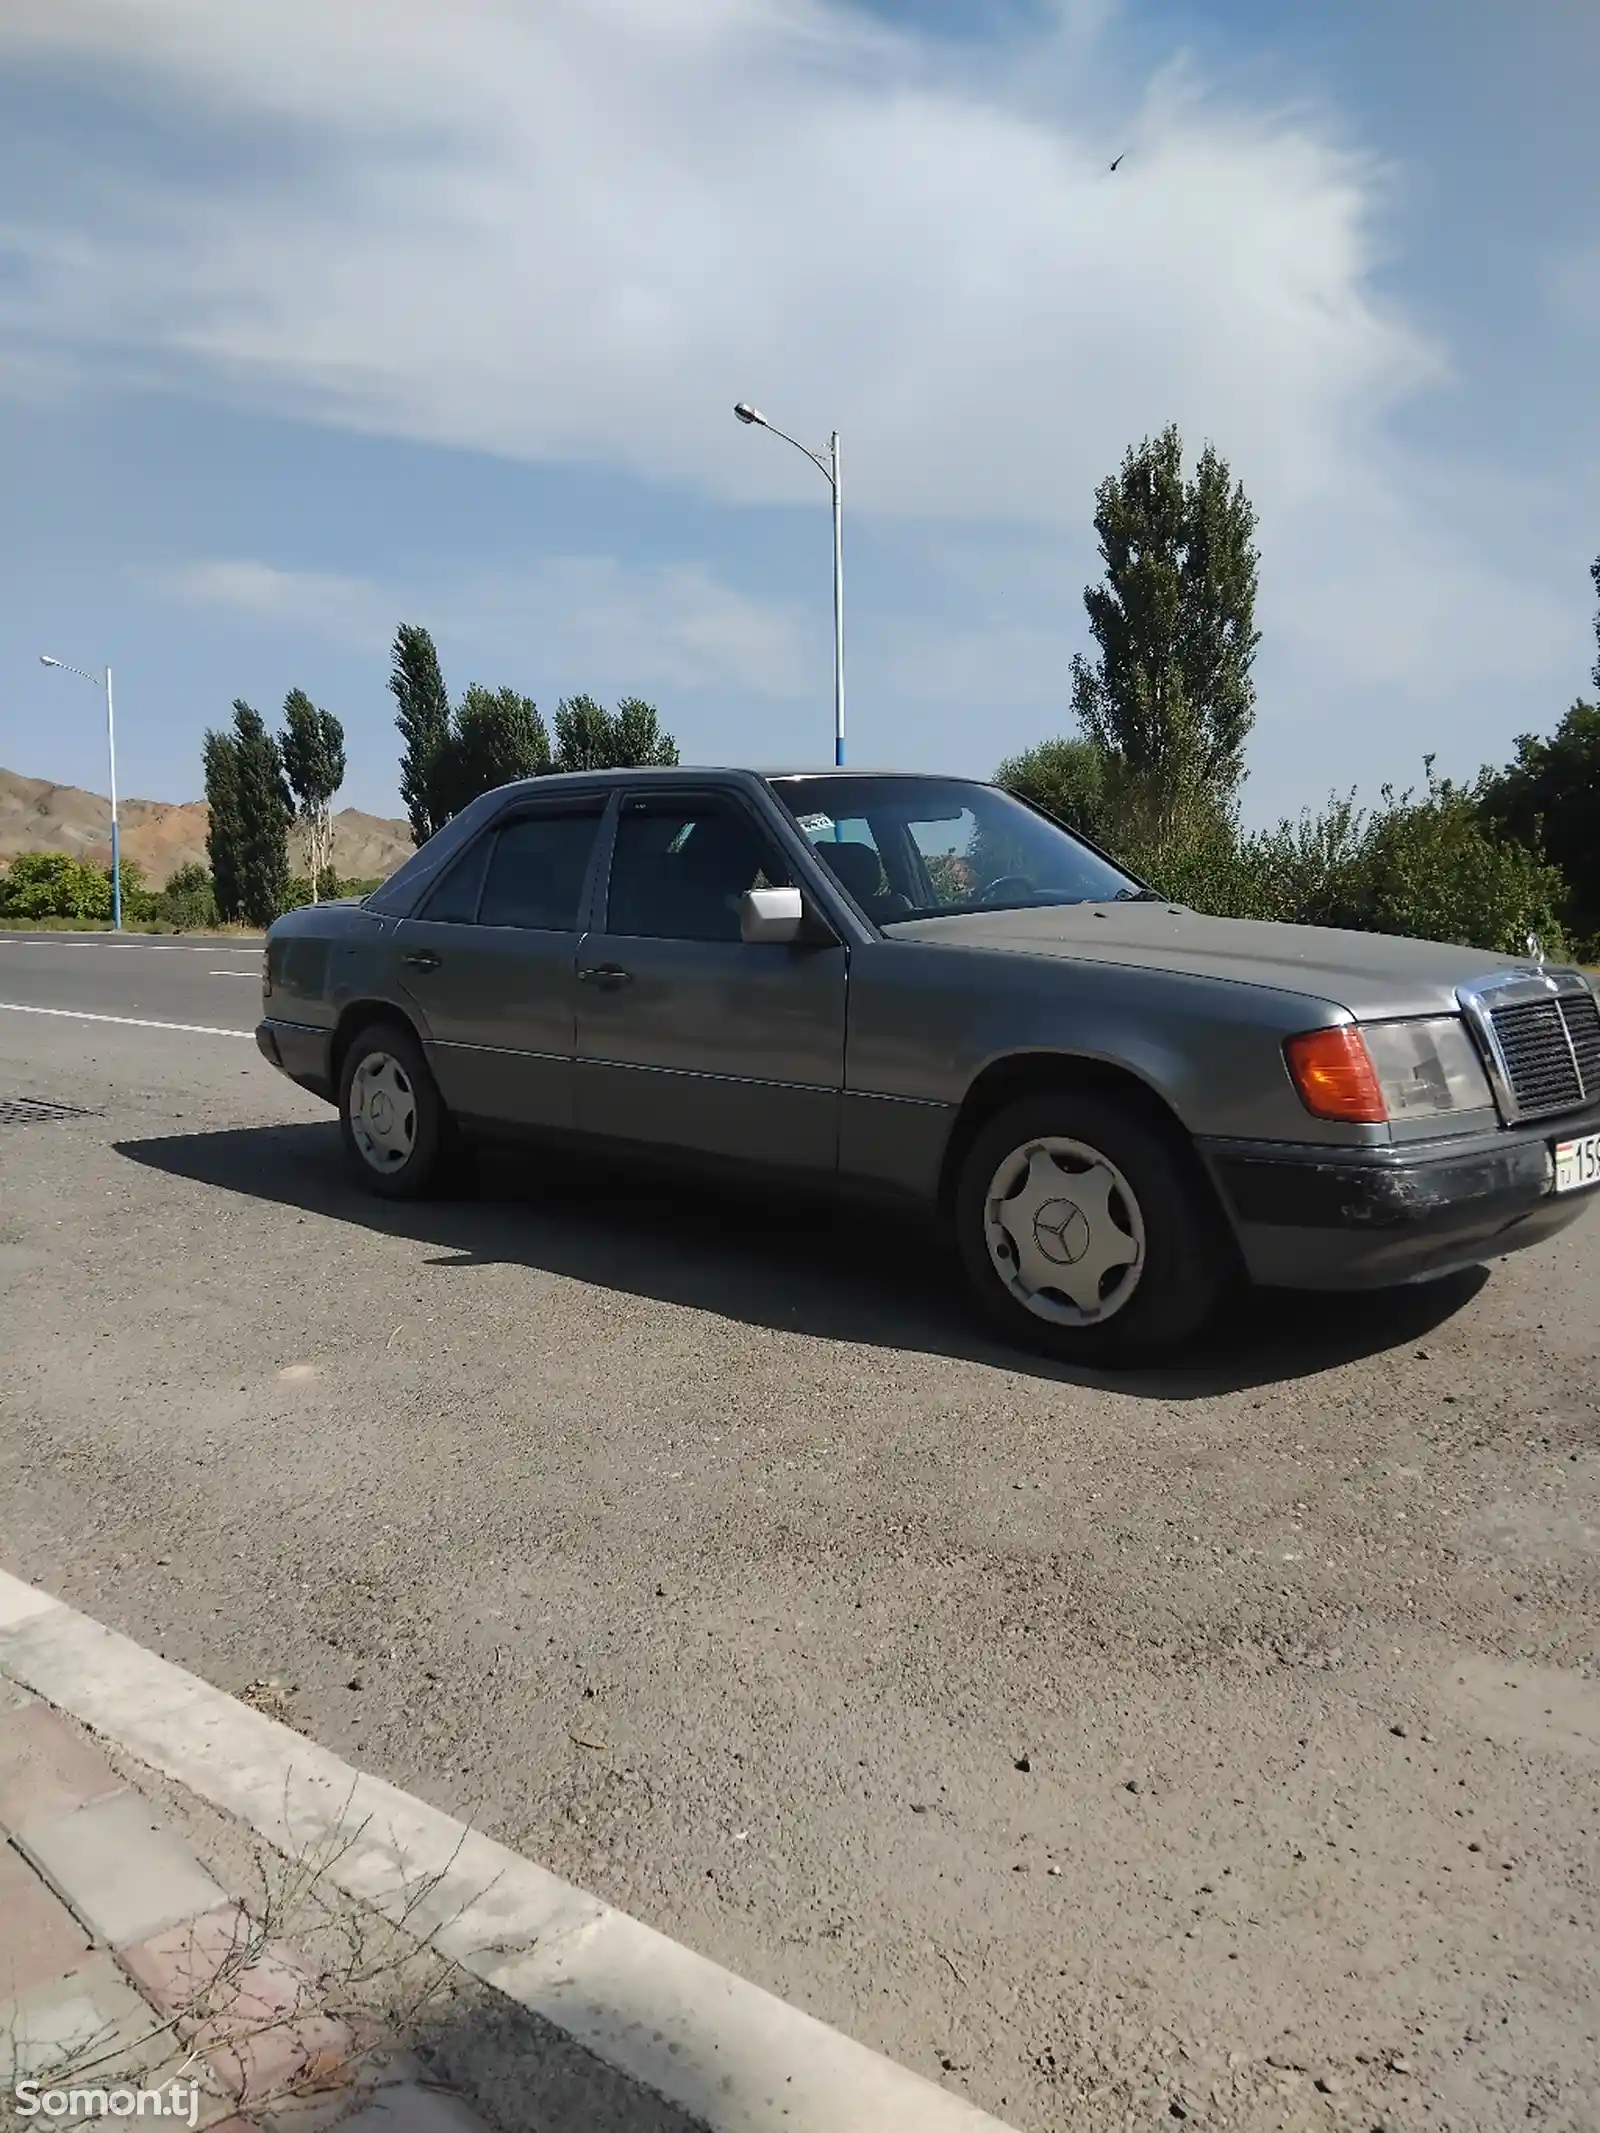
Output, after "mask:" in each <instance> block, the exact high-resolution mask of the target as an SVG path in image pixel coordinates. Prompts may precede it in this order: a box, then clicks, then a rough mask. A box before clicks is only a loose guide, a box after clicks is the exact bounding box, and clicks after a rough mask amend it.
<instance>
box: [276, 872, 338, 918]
mask: <svg viewBox="0 0 1600 2133" xmlns="http://www.w3.org/2000/svg"><path fill="white" fill-rule="evenodd" d="M351 893H352V890H351V885H350V883H349V882H347V881H345V882H342V881H341V880H340V879H339V877H338V875H337V874H336V873H335V872H334V871H333V869H332V867H324V868H323V870H322V873H321V876H320V877H319V879H318V882H317V901H318V902H319V903H324V904H330V903H334V902H336V901H337V900H338V898H339V897H341V896H349V895H350V894H351ZM310 902H311V878H310V876H309V875H306V874H291V875H290V876H289V886H288V889H287V891H286V892H285V896H284V903H283V908H284V910H285V911H298V910H299V909H300V907H301V905H302V904H308V903H310Z"/></svg>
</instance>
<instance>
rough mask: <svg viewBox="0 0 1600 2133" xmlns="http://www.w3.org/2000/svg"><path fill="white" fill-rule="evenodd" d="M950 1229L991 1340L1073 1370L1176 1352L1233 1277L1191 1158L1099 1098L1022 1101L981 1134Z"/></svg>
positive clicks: (1056, 1095)
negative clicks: (1077, 1365)
mask: <svg viewBox="0 0 1600 2133" xmlns="http://www.w3.org/2000/svg"><path fill="white" fill-rule="evenodd" d="M956 1230H957V1241H958V1243H959V1246H960V1251H961V1260H962V1265H963V1267H964V1268H965V1270H966V1275H967V1280H968V1282H969V1284H970V1286H971V1289H972V1292H973V1295H974V1297H975V1299H976V1301H977V1303H978V1305H979V1307H980V1309H981V1310H982V1311H983V1314H984V1316H985V1317H986V1318H987V1319H988V1321H989V1322H990V1324H991V1325H992V1326H993V1327H994V1328H995V1329H996V1331H998V1332H1000V1333H1002V1334H1003V1335H1004V1336H1005V1337H1006V1338H1007V1339H1008V1340H1012V1341H1017V1342H1021V1343H1024V1344H1026V1345H1027V1346H1029V1347H1034V1348H1041V1349H1043V1350H1044V1351H1045V1352H1046V1353H1047V1354H1051V1355H1056V1356H1059V1357H1061V1358H1062V1359H1063V1360H1064V1361H1071V1362H1082V1363H1087V1364H1104V1365H1119V1364H1124V1363H1132V1362H1139V1361H1143V1360H1145V1359H1147V1358H1149V1357H1152V1356H1155V1355H1159V1354H1161V1353H1163V1352H1165V1351H1167V1350H1170V1349H1172V1348H1175V1347H1177V1346H1179V1345H1180V1344H1181V1343H1182V1342H1184V1341H1186V1340H1188V1339H1189V1338H1190V1337H1191V1336H1192V1335H1193V1334H1195V1333H1197V1332H1198V1331H1199V1329H1200V1327H1201V1326H1202V1325H1203V1324H1204V1323H1205V1321H1206V1319H1207V1318H1208V1317H1209V1316H1210V1315H1211V1312H1212V1310H1213V1308H1214V1306H1215V1304H1216V1302H1217V1300H1218V1297H1219V1296H1220V1294H1221V1292H1222V1289H1223V1287H1224V1286H1225V1284H1226V1282H1227V1279H1228V1276H1229V1274H1230V1272H1231V1269H1232V1253H1231V1245H1230V1240H1229V1239H1228V1238H1227V1235H1226V1233H1225V1231H1224V1230H1223V1227H1222V1224H1221V1221H1220V1218H1219V1216H1218V1214H1217V1211H1216V1208H1215V1206H1214V1205H1213V1203H1212V1202H1211V1199H1210V1196H1209V1194H1208V1193H1207V1190H1206V1187H1205V1183H1204V1181H1203V1179H1202V1178H1201V1177H1200V1176H1199V1175H1198V1174H1197V1166H1196V1163H1195V1159H1194V1157H1193V1154H1192V1152H1191V1151H1190V1150H1188V1149H1186V1148H1185V1147H1184V1146H1183V1145H1182V1143H1181V1142H1180V1141H1178V1140H1177V1138H1176V1136H1175V1135H1174V1134H1173V1133H1169V1132H1164V1131H1163V1130H1162V1129H1161V1128H1160V1127H1159V1126H1157V1125H1155V1124H1154V1123H1152V1122H1151V1121H1149V1120H1147V1119H1146V1118H1145V1117H1143V1116H1142V1115H1141V1113H1140V1112H1139V1111H1138V1110H1137V1109H1136V1108H1135V1107H1134V1106H1133V1105H1131V1104H1127V1103H1123V1102H1119V1101H1118V1100H1117V1099H1116V1098H1115V1097H1113V1096H1107V1095H1104V1094H1102V1093H1101V1092H1100V1091H1099V1090H1094V1089H1084V1090H1075V1089H1070V1088H1064V1089H1062V1090H1060V1091H1059V1092H1056V1091H1041V1092H1040V1093H1039V1094H1037V1095H1033V1096H1025V1097H1022V1098H1019V1099H1018V1101H1016V1102H1015V1103H1012V1104H1008V1105H1007V1106H1006V1108H1005V1109H1004V1110H1003V1111H1000V1112H998V1113H997V1114H996V1115H995V1116H994V1117H993V1118H992V1119H990V1120H989V1121H988V1123H987V1124H986V1125H985V1126H983V1127H982V1128H981V1129H980V1131H979V1133H978V1135H977V1138H976V1139H975V1140H974V1142H973V1144H972V1147H971V1148H970V1149H969V1151H968V1153H967V1159H966V1162H965V1164H964V1165H963V1167H962V1171H961V1177H960V1182H959V1185H958V1187H957V1194H956Z"/></svg>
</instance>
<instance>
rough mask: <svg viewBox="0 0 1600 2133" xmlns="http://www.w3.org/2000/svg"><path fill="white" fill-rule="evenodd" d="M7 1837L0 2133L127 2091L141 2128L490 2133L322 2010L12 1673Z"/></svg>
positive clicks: (360, 2027) (382, 2043)
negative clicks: (146, 2123)
mask: <svg viewBox="0 0 1600 2133" xmlns="http://www.w3.org/2000/svg"><path fill="white" fill-rule="evenodd" d="M0 1840H3V1841H0V1920H3V1922H4V1924H3V1931H0V2125H4V2124H5V2123H6V2122H7V2119H8V2116H12V2117H15V2118H16V2119H17V2120H18V2121H19V2122H25V2121H26V2120H27V2119H28V2118H30V2117H32V2116H35V2115H39V2114H43V2115H47V2116H49V2117H52V2118H53V2119H54V2121H55V2122H56V2123H63V2122H65V2123H72V2122H74V2120H76V2119H79V2118H88V2117H91V2116H94V2115H96V2114H97V2113H98V2111H99V2110H101V2109H102V2108H104V2107H103V2106H101V2105H100V2104H99V2103H98V2100H96V2101H94V2102H90V2101H88V2100H87V2099H86V2100H85V2101H84V2102H83V2103H81V2104H80V2105H79V2106H78V2107H77V2108H76V2109H73V2108H72V2107H71V2106H70V2105H68V2106H60V2105H59V2104H58V2102H57V2099H55V2098H51V2100H50V2101H48V2102H46V2101H45V2100H44V2099H45V2096H46V2094H47V2092H48V2091H51V2090H57V2091H60V2090H67V2091H73V2090H80V2091H85V2092H88V2091H94V2090H105V2091H108V2092H115V2091H117V2090H124V2091H130V2090H131V2091H133V2092H134V2095H135V2098H136V2099H137V2101H136V2104H135V2106H134V2108H135V2109H136V2110H137V2111H138V2113H139V2115H155V2114H156V2112H157V2110H158V2108H160V2109H161V2110H162V2111H163V2114H164V2115H170V2116H172V2117H175V2118H177V2119H179V2120H181V2121H182V2122H183V2123H185V2124H189V2125H199V2126H215V2127H219V2128H222V2129H225V2133H243V2129H244V2128H246V2127H261V2128H274V2129H278V2128H288V2127H291V2126H293V2127H296V2128H299V2129H301V2133H305V2129H306V2128H307V2127H308V2125H309V2124H310V2123H311V2122H312V2121H313V2120H315V2122H317V2123H319V2124H320V2123H324V2122H326V2121H328V2120H331V2119H332V2118H333V2117H335V2116H336V2117H337V2118H338V2121H339V2123H340V2124H341V2125H344V2126H347V2127H349V2128H351V2129H352V2133H356V2129H359V2133H379V2129H382V2133H473V2129H477V2133H486V2129H485V2127H484V2121H483V2120H482V2119H481V2118H479V2117H478V2116H477V2115H476V2114H475V2113H473V2112H472V2111H470V2110H469V2109H468V2108H467V2107H466V2106H465V2105H464V2104H463V2103H462V2102H461V2101H460V2100H459V2099H458V2098H456V2097H454V2096H451V2095H449V2094H448V2093H446V2092H445V2091H444V2090H443V2089H442V2088H441V2087H440V2086H439V2085H438V2084H437V2083H435V2082H432V2081H429V2080H426V2079H425V2077H424V2074H423V2069H422V2067H421V2066H420V2065H419V2064H418V2063H417V2062H416V2061H415V2060H414V2059H413V2058H411V2057H410V2056H409V2055H408V2054H406V2053H405V2052H404V2051H403V2050H401V2049H400V2048H399V2046H398V2044H397V2041H396V2039H395V2038H394V2037H393V2036H392V2035H388V2036H386V2035H385V2034H384V2032H383V2029H382V2028H381V2027H380V2025H379V2024H378V2023H377V2022H376V2021H374V2020H373V2019H372V2018H371V2017H365V2016H364V2017H359V2018H357V2019H352V2018H351V2017H350V2015H349V2014H348V2013H346V2012H339V2013H335V2012H330V1998H331V1997H340V1998H342V1997H344V1995H341V1994H339V1992H338V1986H339V1984H340V1983H341V1982H343V1981H341V1980H339V1979H337V1978H336V1977H330V1975H329V1973H328V1971H327V1970H326V1968H325V1967H324V1965H323V1963H322V1962H321V1961H319V1959H318V1958H317V1957H316V1956H315V1955H313V1953H312V1952H311V1951H310V1950H308V1949H307V1948H305V1947H303V1946H301V1945H299V1944H297V1943H296V1942H295V1941H294V1940H285V1939H281V1938H278V1937H277V1936H276V1935H275V1934H274V1933H273V1931H272V1924H273V1921H272V1919H271V1917H270V1915H269V1912H270V1905H269V1903H268V1902H267V1901H265V1900H263V1901H262V1902H260V1903H258V1905H257V1906H256V1907H255V1909H254V1910H252V1909H251V1908H250V1907H249V1906H248V1905H247V1904H246V1903H243V1902H241V1901H239V1900H237V1899H236V1898H235V1897H233V1896H231V1895H230V1894H229V1892H228V1891H227V1890H226V1889H225V1888H223V1887H222V1886H221V1885H220V1884H219V1883H218V1882H217V1881H216V1880H215V1879H213V1877H212V1875H211V1874H210V1873H209V1872H208V1871H207V1869H206V1868H205V1866H203V1865H202V1864H201V1863H200V1861H199V1860H198V1859H197V1858H196V1857H195V1856H194V1853H193V1851H192V1850H191V1849H190V1848H189V1846H188V1845H187V1844H186V1843H185V1842H184V1841H183V1838H182V1836H181V1835H180V1834H179V1832H178V1831H177V1829H175V1828H174V1827H173V1825H172V1823H171V1821H170V1820H169V1819H168V1818H167V1817H166V1816H165V1815H164V1814H163V1813H162V1812H161V1811H160V1809H159V1808H157V1807H155V1806H153V1805H152V1804H151V1802H150V1801H149V1800H147V1799H146V1797H145V1796H144V1794H143V1793H142V1792H141V1791H139V1790H138V1789H136V1788H135V1787H134V1786H131V1785H129V1784H128V1783H126V1782H124V1780H123V1778H122V1777H120V1776H119V1775H118V1773H117V1771H116V1770H115V1769H114V1768H113V1766H112V1763H111V1762H110V1761H109V1760H108V1758H107V1756H106V1755H105V1754H104V1753H103V1752H101V1750H100V1749H99V1748H98V1747H97V1746H96V1745H95V1744H94V1743H93V1742H92V1741H91V1740H90V1739H89V1738H88V1737H87V1736H86V1735H85V1733H84V1732H83V1730H82V1729H81V1728H80V1727H77V1726H75V1725H74V1724H73V1723H71V1721H69V1720H68V1719H66V1718H65V1717H63V1716H62V1714H61V1713H60V1712H58V1711H56V1710H53V1709H52V1708H51V1706H50V1705H49V1704H47V1703H45V1702H43V1701H41V1700H40V1699H38V1698H36V1697H33V1696H31V1695H30V1694H29V1693H28V1692H27V1691H26V1690H24V1689H22V1688H20V1687H19V1686H18V1685H17V1684H16V1683H15V1682H13V1681H12V1680H11V1679H10V1678H9V1677H8V1676H6V1675H4V1674H0ZM30 2084H31V2085H32V2086H30ZM141 2092H142V2095H141ZM158 2097H159V2099H160V2103H159V2105H158V2103H157V2098H158ZM30 2105H31V2106H33V2108H31V2109H30ZM110 2108H111V2110H112V2112H113V2113H115V2112H116V2111H117V2108H118V2106H117V2105H116V2104H112V2105H111V2106H110ZM128 2108H129V2106H128V2105H127V2104H126V2103H124V2104H123V2105H122V2109H123V2110H124V2111H126V2110H127V2109H128Z"/></svg>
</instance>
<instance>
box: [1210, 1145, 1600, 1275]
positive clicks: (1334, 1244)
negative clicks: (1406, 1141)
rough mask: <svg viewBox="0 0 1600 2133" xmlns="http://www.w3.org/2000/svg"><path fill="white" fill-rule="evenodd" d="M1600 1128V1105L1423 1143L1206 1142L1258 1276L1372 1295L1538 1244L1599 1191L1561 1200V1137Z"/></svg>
mask: <svg viewBox="0 0 1600 2133" xmlns="http://www.w3.org/2000/svg"><path fill="white" fill-rule="evenodd" d="M1595 1132H1600V1107H1597V1108H1595V1109H1592V1110H1589V1111H1586V1112H1583V1113H1580V1114H1578V1115H1576V1116H1573V1117H1570V1118H1563V1119H1560V1120H1557V1121H1555V1122H1553V1123H1548V1124H1544V1125H1543V1126H1541V1128H1539V1129H1537V1130H1535V1129H1532V1128H1518V1129H1516V1130H1515V1131H1512V1132H1507V1131H1504V1130H1500V1131H1496V1132H1495V1133H1493V1134H1480V1135H1477V1136H1475V1137H1474V1138H1473V1139H1472V1140H1470V1141H1460V1140H1449V1141H1444V1142H1434V1143H1432V1144H1429V1145H1425V1146H1421V1147H1419V1146H1417V1145H1416V1144H1415V1143H1413V1144H1411V1145H1409V1146H1405V1145H1402V1146H1399V1147H1390V1148H1329V1147H1319V1146H1310V1145H1297V1146H1294V1147H1288V1146H1273V1147H1272V1148H1270V1149H1269V1148H1267V1147H1266V1146H1265V1145H1264V1144H1263V1143H1262V1142H1260V1141H1211V1142H1208V1143H1205V1144H1203V1148H1204V1153H1205V1156H1206V1159H1207V1161H1208V1162H1209V1164H1210V1167H1211V1171H1212V1175H1213V1176H1214V1177H1215V1178H1216V1180H1217V1184H1218V1186H1219V1188H1220V1190H1221V1192H1222V1195H1223V1199H1224V1201H1225V1203H1226V1205H1227V1207H1228V1209H1229V1211H1230V1213H1231V1214H1232V1217H1233V1223H1234V1229H1235V1232H1236V1234H1237V1236H1238V1240H1239V1246H1240V1250H1241V1251H1242V1253H1243V1255H1244V1261H1245V1267H1246V1270H1247V1271H1248V1273H1249V1275H1250V1277H1251V1279H1252V1280H1253V1281H1258V1282H1262V1283H1264V1284H1268V1285H1271V1286H1273V1287H1278V1288H1294V1289H1376V1288H1388V1287H1390V1286H1392V1285H1394V1284H1396V1283H1401V1282H1408V1281H1427V1280H1431V1279H1433V1278H1434V1277H1435V1276H1437V1275H1440V1274H1448V1273H1453V1272H1454V1271H1455V1270H1456V1269H1457V1268H1459V1267H1464V1266H1472V1265H1475V1264H1477V1263H1478V1262H1479V1261H1481V1260H1484V1259H1498V1258H1501V1257H1503V1256H1504V1255H1505V1254H1506V1253H1508V1252H1518V1251H1522V1250H1524V1249H1525V1248H1526V1247H1527V1246H1528V1245H1531V1244H1540V1243H1542V1242H1543V1241H1544V1239H1545V1238H1547V1237H1552V1236H1554V1235H1555V1234H1556V1233H1557V1231H1559V1230H1563V1229H1565V1228H1566V1227H1567V1225H1568V1223H1570V1222H1573V1221H1575V1220H1576V1219H1577V1217H1578V1216H1579V1215H1580V1214H1582V1212H1583V1210H1584V1209H1585V1208H1586V1207H1587V1206H1588V1205H1589V1204H1590V1202H1591V1201H1593V1200H1594V1199H1596V1198H1600V1190H1596V1189H1590V1190H1588V1191H1583V1192H1569V1193H1560V1194H1558V1193H1556V1192H1555V1190H1554V1179H1555V1164H1554V1160H1553V1157H1552V1155H1551V1149H1552V1146H1553V1144H1554V1143H1555V1142H1556V1141H1557V1140H1568V1139H1571V1138H1572V1137H1574V1136H1575V1135H1578V1134H1583V1133H1595Z"/></svg>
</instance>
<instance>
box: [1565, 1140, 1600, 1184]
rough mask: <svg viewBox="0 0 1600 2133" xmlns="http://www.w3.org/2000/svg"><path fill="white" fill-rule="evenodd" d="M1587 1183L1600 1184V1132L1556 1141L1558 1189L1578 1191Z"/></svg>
mask: <svg viewBox="0 0 1600 2133" xmlns="http://www.w3.org/2000/svg"><path fill="white" fill-rule="evenodd" d="M1585 1185H1600V1133H1586V1134H1584V1136H1583V1138H1582V1139H1581V1140H1576V1141H1557V1142H1556V1191H1557V1192H1578V1191H1580V1190H1581V1189H1582V1188H1583V1187H1584V1186H1585Z"/></svg>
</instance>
